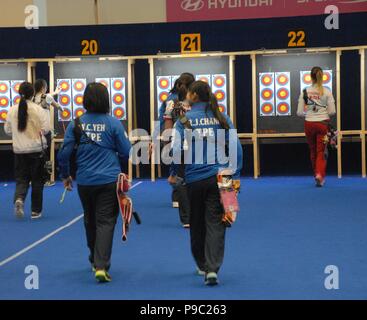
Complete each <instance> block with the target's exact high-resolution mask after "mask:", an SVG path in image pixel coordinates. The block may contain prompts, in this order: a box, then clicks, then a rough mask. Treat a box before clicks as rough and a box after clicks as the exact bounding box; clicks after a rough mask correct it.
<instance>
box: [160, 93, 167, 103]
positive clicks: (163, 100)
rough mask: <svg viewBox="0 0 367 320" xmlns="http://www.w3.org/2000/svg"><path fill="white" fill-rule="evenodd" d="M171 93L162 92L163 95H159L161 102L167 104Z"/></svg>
mask: <svg viewBox="0 0 367 320" xmlns="http://www.w3.org/2000/svg"><path fill="white" fill-rule="evenodd" d="M168 96H169V93H168V92H165V91H164V92H161V94H160V95H159V101H160V102H165V101H166V100H167V99H168Z"/></svg>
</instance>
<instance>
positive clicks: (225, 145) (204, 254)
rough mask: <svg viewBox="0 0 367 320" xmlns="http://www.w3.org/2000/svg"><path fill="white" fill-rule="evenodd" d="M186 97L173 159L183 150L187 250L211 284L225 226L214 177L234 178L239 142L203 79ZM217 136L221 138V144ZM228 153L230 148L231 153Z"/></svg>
mask: <svg viewBox="0 0 367 320" xmlns="http://www.w3.org/2000/svg"><path fill="white" fill-rule="evenodd" d="M187 97H188V100H189V101H190V104H191V110H190V111H189V112H187V113H186V123H185V121H177V122H176V123H175V133H174V138H173V141H172V149H173V156H174V163H175V165H177V161H178V162H179V161H180V159H181V154H182V152H183V150H184V154H185V156H184V158H185V180H186V184H187V189H188V197H189V200H190V208H191V215H190V235H191V251H192V254H193V257H194V259H195V261H196V264H197V271H198V274H200V275H205V283H206V284H207V285H216V284H217V283H218V276H217V273H218V271H219V269H220V267H221V265H222V262H223V257H224V242H225V230H226V226H225V224H224V223H223V222H222V217H223V214H224V212H223V206H222V205H221V199H220V193H219V189H218V184H217V175H218V174H219V173H221V172H224V171H226V174H228V172H230V174H231V175H232V176H233V179H234V180H239V178H240V171H241V168H242V146H241V144H240V141H239V139H238V136H237V131H236V130H230V129H234V126H233V124H232V121H231V119H230V118H229V117H228V116H227V115H226V114H223V113H221V112H220V111H219V108H218V102H217V99H216V98H215V96H214V95H213V93H212V92H211V89H210V86H209V85H208V84H207V83H205V82H203V81H196V82H194V83H193V84H192V85H191V86H190V88H189V92H188V95H187ZM220 130H221V131H220ZM223 133H224V134H223ZM221 134H223V135H222V137H224V138H223V140H224V141H222V144H220V140H221V139H220V136H221ZM200 144H201V145H200ZM228 150H229V157H228V158H229V160H228V158H227V161H226V162H225V161H223V160H224V158H225V153H226V152H227V151H228ZM231 151H234V152H233V153H232V154H231ZM238 185H239V181H238Z"/></svg>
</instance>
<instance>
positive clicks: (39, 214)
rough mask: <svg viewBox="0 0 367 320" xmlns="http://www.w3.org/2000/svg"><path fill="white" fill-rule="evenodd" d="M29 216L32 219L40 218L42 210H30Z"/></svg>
mask: <svg viewBox="0 0 367 320" xmlns="http://www.w3.org/2000/svg"><path fill="white" fill-rule="evenodd" d="M31 218H32V219H33V220H35V219H39V218H42V212H39V213H38V212H32V215H31Z"/></svg>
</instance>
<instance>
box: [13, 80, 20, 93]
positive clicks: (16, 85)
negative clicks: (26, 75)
mask: <svg viewBox="0 0 367 320" xmlns="http://www.w3.org/2000/svg"><path fill="white" fill-rule="evenodd" d="M20 85H21V83H20V82H16V83H14V84H13V90H14V91H15V92H16V93H19V88H20Z"/></svg>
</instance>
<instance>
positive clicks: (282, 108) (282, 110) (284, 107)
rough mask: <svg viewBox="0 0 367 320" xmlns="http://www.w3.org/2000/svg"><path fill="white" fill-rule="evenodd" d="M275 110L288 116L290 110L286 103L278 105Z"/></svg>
mask: <svg viewBox="0 0 367 320" xmlns="http://www.w3.org/2000/svg"><path fill="white" fill-rule="evenodd" d="M277 110H278V113H280V114H288V113H289V110H290V108H289V104H288V103H286V102H283V103H280V104H278V107H277Z"/></svg>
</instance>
